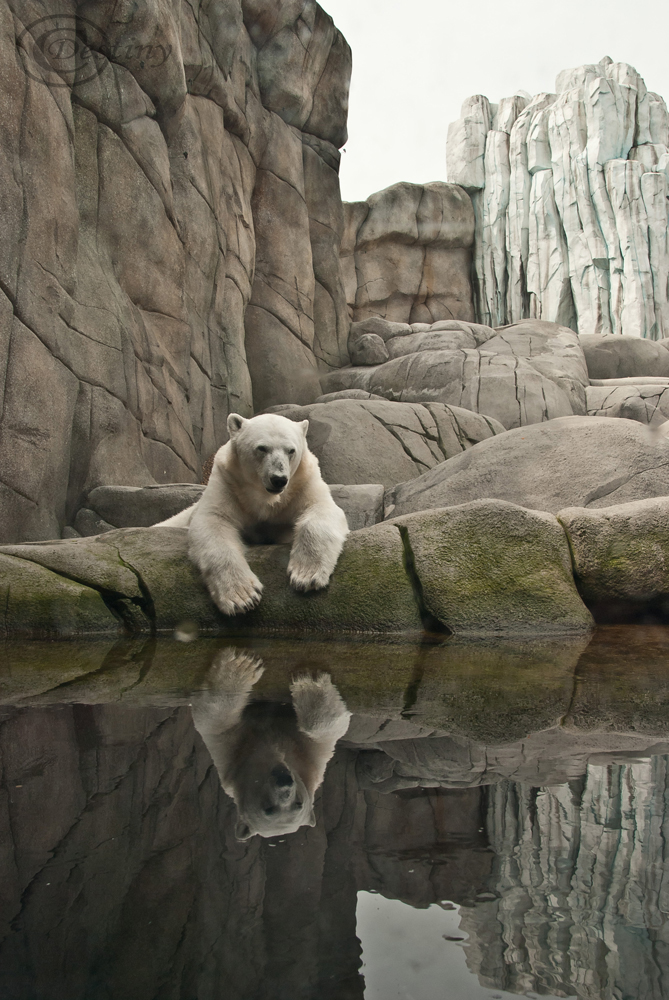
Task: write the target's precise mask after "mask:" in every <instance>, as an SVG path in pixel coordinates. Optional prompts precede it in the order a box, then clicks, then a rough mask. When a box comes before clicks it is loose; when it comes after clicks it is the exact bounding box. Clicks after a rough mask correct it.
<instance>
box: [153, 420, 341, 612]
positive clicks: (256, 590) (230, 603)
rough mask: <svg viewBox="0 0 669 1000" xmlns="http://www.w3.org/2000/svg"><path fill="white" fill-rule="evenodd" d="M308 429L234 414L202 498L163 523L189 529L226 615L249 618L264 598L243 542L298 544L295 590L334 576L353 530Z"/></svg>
mask: <svg viewBox="0 0 669 1000" xmlns="http://www.w3.org/2000/svg"><path fill="white" fill-rule="evenodd" d="M308 426H309V421H308V420H303V421H302V422H301V423H295V422H294V421H292V420H287V419H286V417H281V416H279V415H278V414H276V413H266V414H261V415H260V416H257V417H251V419H250V420H245V419H244V417H240V416H238V414H236V413H231V414H230V416H229V417H228V430H229V432H230V440H229V441H228V443H227V444H225V445H223V447H222V448H219V450H218V451H217V453H216V455H215V457H214V464H213V468H212V471H211V476H210V477H209V482H208V483H207V487H206V489H205V491H204V493H203V494H202V497H201V498H200V500H198V502H197V503H196V504H194V505H193V506H192V507H189V508H188V510H184V511H182V512H181V513H180V514H177V515H176V516H175V517H171V518H170V519H169V520H167V521H163V522H161V524H162V525H163V526H164V525H174V526H186V525H188V527H189V533H188V534H189V542H188V553H189V555H190V558H191V559H192V560H193V562H194V563H195V565H196V566H198V567H199V569H200V571H201V573H202V576H203V577H204V580H205V583H206V584H207V587H208V588H209V592H210V594H211V596H212V598H213V599H214V601H215V603H216V604H217V605H218V607H219V608H220V609H221V611H223V612H224V613H225V614H227V615H235V614H238V613H239V612H243V611H250V610H251V608H254V607H255V606H256V604H257V603H258V602H259V600H260V595H261V593H262V584H261V582H260V580H259V579H258V577H257V576H256V575H255V573H253V571H252V570H251V568H250V566H249V564H248V563H247V561H246V558H245V556H244V547H243V542H244V541H247V542H255V543H262V542H281V541H290V540H291V539H292V541H293V546H292V549H291V553H290V562H289V563H288V574H289V576H290V582H291V584H292V585H293V587H295V589H296V590H320V589H321V588H322V587H325V586H326V585H327V583H328V580H329V579H330V577H331V576H332V573H333V570H334V568H335V566H336V564H337V559H338V558H339V555H340V553H341V550H342V546H343V544H344V541H345V539H346V536H347V534H348V525H347V523H346V515H345V514H344V512H343V511H342V510H341V509H340V508H339V507H337V505H336V503H335V502H334V500H333V499H332V496H331V494H330V490H329V489H328V487H327V486H326V484H325V483H324V482H323V480H322V479H321V473H320V469H319V467H318V459H317V458H316V456H315V455H312V453H311V452H310V451H309V448H308V447H307V441H306V433H307V428H308Z"/></svg>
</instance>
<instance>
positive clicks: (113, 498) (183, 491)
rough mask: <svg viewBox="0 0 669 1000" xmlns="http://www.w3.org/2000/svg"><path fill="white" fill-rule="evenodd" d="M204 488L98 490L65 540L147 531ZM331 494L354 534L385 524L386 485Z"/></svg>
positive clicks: (334, 487) (187, 504) (193, 500)
mask: <svg viewBox="0 0 669 1000" xmlns="http://www.w3.org/2000/svg"><path fill="white" fill-rule="evenodd" d="M203 492H204V486H191V485H190V484H188V483H176V484H175V485H173V486H148V487H145V488H143V489H142V488H141V487H138V486H99V487H98V488H97V489H95V490H93V492H92V493H91V494H90V495H89V496H88V498H87V500H86V506H85V507H82V508H81V509H80V510H79V511H78V512H77V516H76V518H75V520H74V528H71V527H67V528H65V531H64V532H63V537H64V538H77V537H84V538H86V537H90V536H92V535H101V534H103V532H106V531H113V530H114V529H115V528H148V527H151V526H152V525H154V524H158V522H159V521H165V520H167V518H169V517H172V516H173V515H174V514H179V513H180V512H181V511H182V510H185V509H186V508H187V507H190V506H191V505H192V504H194V503H196V502H197V501H198V500H199V499H200V497H201V496H202V494H203ZM330 492H331V493H332V496H333V498H334V501H335V503H336V504H337V506H338V507H341V509H342V510H343V511H344V513H345V514H346V519H347V521H348V526H349V528H350V529H351V530H352V531H355V530H357V529H358V528H366V527H368V526H369V525H370V524H376V523H377V522H378V521H382V520H383V485H382V484H380V483H371V484H370V483H365V484H362V485H344V484H342V483H337V484H334V485H332V486H331V487H330Z"/></svg>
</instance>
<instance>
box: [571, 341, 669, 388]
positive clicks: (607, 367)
mask: <svg viewBox="0 0 669 1000" xmlns="http://www.w3.org/2000/svg"><path fill="white" fill-rule="evenodd" d="M579 342H580V344H581V347H582V348H583V353H584V355H585V361H586V364H587V366H588V375H589V376H590V378H591V379H601V378H633V377H635V376H639V375H640V376H643V377H651V376H654V375H658V376H660V377H662V378H668V377H669V351H667V350H666V348H665V347H664V346H663V343H654V342H653V341H651V340H643V339H641V338H639V337H618V336H614V335H608V336H597V335H595V334H588V335H585V336H581V337H579Z"/></svg>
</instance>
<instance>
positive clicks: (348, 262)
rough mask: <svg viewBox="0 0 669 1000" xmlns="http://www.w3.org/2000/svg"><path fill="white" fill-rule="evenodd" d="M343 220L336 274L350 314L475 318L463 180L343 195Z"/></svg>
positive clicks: (418, 319)
mask: <svg viewBox="0 0 669 1000" xmlns="http://www.w3.org/2000/svg"><path fill="white" fill-rule="evenodd" d="M344 224H345V228H344V235H343V238H342V244H341V266H342V276H343V281H344V288H345V292H346V299H347V302H348V305H349V309H350V310H351V316H352V318H353V320H354V321H355V322H357V321H360V320H364V319H368V318H369V317H373V316H382V317H384V318H385V319H387V320H390V321H392V322H398V323H434V322H436V321H438V320H447V319H463V320H473V319H474V311H473V304H472V294H471V282H470V268H471V247H472V243H473V240H474V214H473V211H472V205H471V200H470V198H469V195H468V194H467V193H466V192H465V191H464V190H463V189H462V188H461V187H458V186H457V185H456V184H445V183H443V182H435V183H433V184H425V185H421V184H408V183H406V182H404V183H400V184H393V185H392V187H389V188H386V189H385V190H384V191H378V192H377V193H376V194H373V195H371V196H370V197H369V198H368V199H367V201H357V202H352V203H345V204H344ZM370 332H371V331H370Z"/></svg>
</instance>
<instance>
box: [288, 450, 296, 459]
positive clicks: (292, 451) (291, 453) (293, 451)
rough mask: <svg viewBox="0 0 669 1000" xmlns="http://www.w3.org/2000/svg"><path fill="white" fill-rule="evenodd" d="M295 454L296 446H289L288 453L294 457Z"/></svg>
mask: <svg viewBox="0 0 669 1000" xmlns="http://www.w3.org/2000/svg"><path fill="white" fill-rule="evenodd" d="M294 454H295V449H294V448H289V449H288V455H289V457H290V458H292V457H293V455H294Z"/></svg>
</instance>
